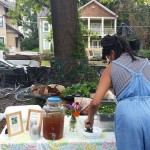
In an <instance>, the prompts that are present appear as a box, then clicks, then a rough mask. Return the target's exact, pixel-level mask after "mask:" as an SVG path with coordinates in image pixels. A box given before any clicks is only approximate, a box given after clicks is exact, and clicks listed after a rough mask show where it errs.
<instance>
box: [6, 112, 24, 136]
mask: <svg viewBox="0 0 150 150" xmlns="http://www.w3.org/2000/svg"><path fill="white" fill-rule="evenodd" d="M6 123H7V129H8V136H9V137H11V136H15V135H17V134H20V133H23V132H24V130H23V121H22V114H21V111H18V112H13V113H9V114H6Z"/></svg>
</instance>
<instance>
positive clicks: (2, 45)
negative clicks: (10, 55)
mask: <svg viewBox="0 0 150 150" xmlns="http://www.w3.org/2000/svg"><path fill="white" fill-rule="evenodd" d="M0 50H3V51H4V52H9V49H8V48H7V47H5V45H4V44H3V43H1V42H0Z"/></svg>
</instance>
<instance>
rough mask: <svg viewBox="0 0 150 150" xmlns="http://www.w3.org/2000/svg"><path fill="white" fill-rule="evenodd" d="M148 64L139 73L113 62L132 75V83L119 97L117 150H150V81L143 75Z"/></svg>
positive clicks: (146, 60) (116, 133) (116, 123)
mask: <svg viewBox="0 0 150 150" xmlns="http://www.w3.org/2000/svg"><path fill="white" fill-rule="evenodd" d="M147 62H148V59H145V62H144V64H143V65H142V68H141V69H140V70H138V71H137V72H134V71H132V70H131V69H129V68H127V67H126V66H124V65H122V64H120V63H118V62H116V61H113V62H112V63H115V64H117V65H119V66H121V67H123V68H124V69H126V70H127V71H128V72H129V73H131V75H132V78H131V81H130V83H129V84H128V85H127V86H126V87H124V89H123V90H122V91H121V93H119V95H117V101H118V104H117V107H116V115H115V136H116V145H117V150H150V81H148V80H147V79H146V78H145V77H144V76H143V75H142V70H143V68H144V67H145V65H146V64H147Z"/></svg>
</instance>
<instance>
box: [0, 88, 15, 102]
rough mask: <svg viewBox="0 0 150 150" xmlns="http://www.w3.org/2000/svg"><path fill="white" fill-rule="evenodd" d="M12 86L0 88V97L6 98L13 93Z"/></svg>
mask: <svg viewBox="0 0 150 150" xmlns="http://www.w3.org/2000/svg"><path fill="white" fill-rule="evenodd" d="M13 91H14V89H13V88H4V89H1V90H0V99H2V98H6V97H8V96H9V95H11V94H12V93H13Z"/></svg>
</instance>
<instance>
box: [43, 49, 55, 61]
mask: <svg viewBox="0 0 150 150" xmlns="http://www.w3.org/2000/svg"><path fill="white" fill-rule="evenodd" d="M53 56H54V53H52V52H50V51H49V50H46V51H45V52H43V53H41V59H42V60H49V61H50V59H51V57H53Z"/></svg>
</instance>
